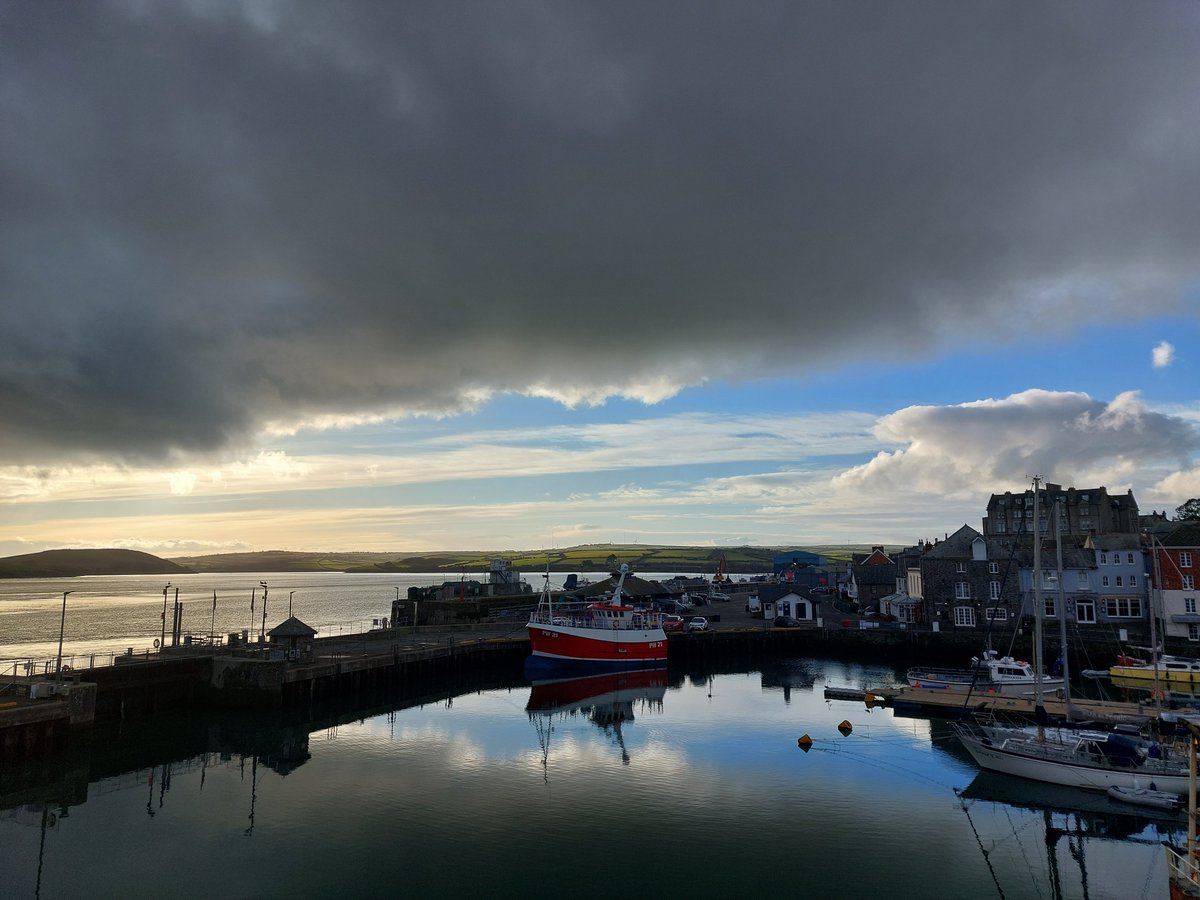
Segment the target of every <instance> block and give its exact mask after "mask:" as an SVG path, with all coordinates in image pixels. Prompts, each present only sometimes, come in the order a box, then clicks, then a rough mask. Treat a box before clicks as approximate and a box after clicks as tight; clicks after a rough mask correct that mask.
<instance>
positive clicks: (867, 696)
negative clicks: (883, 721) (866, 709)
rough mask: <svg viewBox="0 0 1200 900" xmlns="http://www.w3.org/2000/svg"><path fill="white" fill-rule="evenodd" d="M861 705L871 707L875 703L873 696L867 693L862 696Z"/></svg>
mask: <svg viewBox="0 0 1200 900" xmlns="http://www.w3.org/2000/svg"><path fill="white" fill-rule="evenodd" d="M863 703H865V704H867V706H871V705H873V704H874V703H875V695H874V694H872V693H871V692H870V691H867V692H866V693H865V694H863Z"/></svg>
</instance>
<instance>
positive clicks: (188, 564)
mask: <svg viewBox="0 0 1200 900" xmlns="http://www.w3.org/2000/svg"><path fill="white" fill-rule="evenodd" d="M792 549H795V548H794V547H786V548H776V547H669V546H654V545H648V544H584V545H582V546H578V547H566V548H559V549H554V550H487V551H483V550H464V551H447V552H443V553H424V554H420V555H412V556H403V555H399V554H396V553H356V552H350V553H297V552H294V551H288V550H262V551H258V552H254V553H217V554H212V555H209V556H189V557H180V558H176V559H173V560H168V559H161V558H159V557H157V556H151V555H150V554H148V553H140V552H138V551H136V550H46V551H43V552H42V553H29V554H25V555H24V556H10V557H7V558H4V559H0V578H63V577H71V576H75V575H171V574H174V573H184V572H402V573H403V572H446V573H452V574H459V573H462V572H486V571H487V569H488V565H489V564H490V563H491V561H492V560H493V559H508V560H511V561H512V564H513V567H514V568H515V569H517V570H518V571H521V572H542V571H545V570H546V567H547V564H549V568H550V571H552V572H603V571H609V570H612V569H615V568H616V567H617V566H620V565H621V564H622V563H625V564H628V565H629V567H630V568H631V569H633V570H634V571H635V572H678V573H680V574H704V575H713V574H715V573H716V571H717V566H718V565H719V564H720V561H721V557H722V555H723V556H724V557H725V561H726V565H727V567H728V568H727V571H728V573H729V574H730V575H749V574H757V573H760V572H770V571H771V565H772V561H773V559H774V557H775V555H776V554H777V553H781V552H783V551H784V550H792ZM805 549H807V550H810V551H811V552H813V553H820V554H821V555H822V556H825V557H826V558H827V559H829V560H830V561H831V562H834V563H845V562H849V559H850V555H851V553H852V552H859V551H864V550H866V549H867V548H864V547H846V546H839V547H833V546H828V547H807V548H805Z"/></svg>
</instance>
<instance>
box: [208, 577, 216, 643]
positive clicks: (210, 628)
mask: <svg viewBox="0 0 1200 900" xmlns="http://www.w3.org/2000/svg"><path fill="white" fill-rule="evenodd" d="M216 633H217V592H216V591H215V590H214V591H213V608H212V622H210V623H209V625H208V643H209V644H210V645H211V644H212V642H213V638H214V637H215V636H216Z"/></svg>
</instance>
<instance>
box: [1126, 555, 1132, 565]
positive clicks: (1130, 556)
mask: <svg viewBox="0 0 1200 900" xmlns="http://www.w3.org/2000/svg"><path fill="white" fill-rule="evenodd" d="M1125 562H1127V563H1129V565H1131V566H1132V565H1133V554H1132V553H1126V554H1125Z"/></svg>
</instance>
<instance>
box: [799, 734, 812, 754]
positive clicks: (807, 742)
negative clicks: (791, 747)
mask: <svg viewBox="0 0 1200 900" xmlns="http://www.w3.org/2000/svg"><path fill="white" fill-rule="evenodd" d="M796 744H797V746H799V747H800V749H801V750H803V751H804V752H805V753H807V752H808V751H809V748H810V747H812V738H810V737H809V736H808V735H807V734H802V735H800V739H799V740H798V741H796Z"/></svg>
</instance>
